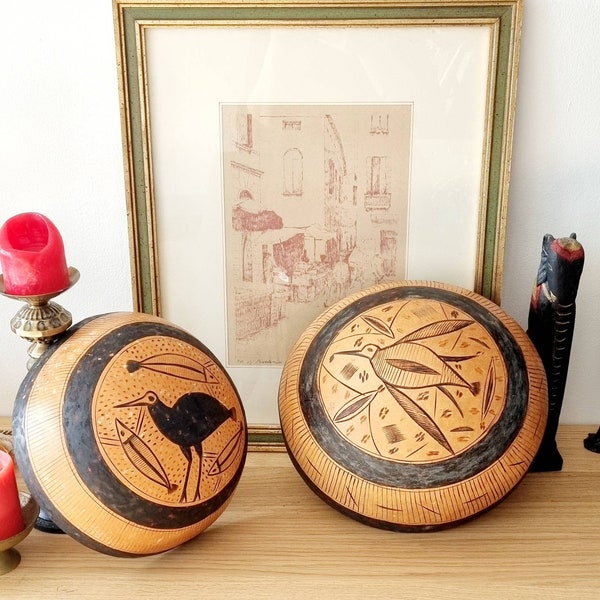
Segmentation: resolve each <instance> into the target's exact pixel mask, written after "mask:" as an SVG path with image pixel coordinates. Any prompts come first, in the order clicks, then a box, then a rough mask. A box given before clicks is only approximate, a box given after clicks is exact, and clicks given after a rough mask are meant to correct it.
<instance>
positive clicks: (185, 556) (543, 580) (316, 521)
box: [0, 419, 600, 600]
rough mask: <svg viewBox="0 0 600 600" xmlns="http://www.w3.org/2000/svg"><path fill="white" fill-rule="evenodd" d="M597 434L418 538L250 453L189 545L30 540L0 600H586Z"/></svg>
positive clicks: (596, 584)
mask: <svg viewBox="0 0 600 600" xmlns="http://www.w3.org/2000/svg"><path fill="white" fill-rule="evenodd" d="M2 424H3V423H2V419H0V429H1V428H2ZM4 425H6V419H5V420H4ZM596 428H597V427H593V426H590V427H586V426H562V427H561V429H560V432H559V438H558V439H559V447H560V449H561V452H562V454H563V457H564V459H565V466H564V468H563V470H562V471H561V472H556V473H529V474H528V475H526V477H525V479H524V480H523V482H522V483H521V484H520V485H519V486H518V487H517V488H516V489H515V491H514V492H513V493H512V494H511V495H510V496H509V497H508V498H507V499H506V500H505V501H504V502H502V503H501V504H500V505H498V506H497V507H495V508H493V509H492V510H490V511H489V512H487V513H486V514H484V515H482V516H480V517H478V518H476V519H474V520H472V521H470V522H468V523H465V524H462V525H459V526H458V527H454V528H452V529H448V530H444V531H438V532H430V533H398V532H389V531H383V530H380V529H375V528H372V527H368V526H366V525H362V524H361V523H358V522H356V521H354V520H352V519H350V518H348V517H345V516H343V515H342V514H340V513H338V512H337V511H336V510H334V509H333V508H331V507H329V506H328V505H327V504H325V503H324V502H323V501H322V500H320V499H319V498H317V496H316V495H315V494H314V493H313V492H312V491H310V490H309V488H308V487H307V486H306V485H305V483H304V482H303V481H302V480H301V479H300V476H299V475H298V474H297V473H296V471H295V469H294V468H293V466H292V464H291V462H290V459H289V457H288V456H287V454H285V453H284V452H251V453H250V454H249V456H248V460H247V464H246V467H245V470H244V473H243V476H242V480H241V482H240V484H239V486H238V489H237V490H236V493H235V495H234V498H233V501H232V502H231V504H230V506H229V507H228V508H227V510H226V511H225V513H224V514H223V515H222V516H221V517H220V518H219V519H218V520H217V522H216V523H215V524H214V525H212V526H211V527H210V528H209V529H207V530H206V531H205V532H204V533H202V534H200V536H198V537H197V538H195V539H194V540H192V541H190V542H188V543H186V544H184V545H183V546H181V547H179V548H176V549H174V550H172V551H170V552H167V553H164V554H160V555H156V556H150V557H143V558H115V557H111V556H107V555H104V554H100V553H97V552H95V551H93V550H90V549H88V548H86V547H85V546H82V545H81V544H79V543H78V542H76V541H75V540H74V539H72V538H71V537H69V536H67V535H55V534H48V533H42V532H40V531H37V530H34V531H33V532H32V533H31V535H29V536H28V537H27V538H26V539H25V540H24V541H23V542H22V543H21V544H20V545H19V546H18V550H19V552H20V554H21V556H22V561H21V564H20V565H19V567H18V568H17V569H15V570H14V571H12V572H10V573H8V574H6V575H4V576H2V577H0V597H2V598H19V599H20V598H36V599H39V598H43V599H44V600H50V599H53V598H60V599H61V600H64V599H65V598H77V599H78V600H86V599H92V598H94V599H95V598H112V597H114V598H127V599H128V600H131V599H133V598H145V599H147V598H178V599H186V598H201V599H202V600H206V599H213V598H218V599H228V598H236V599H238V598H252V599H255V598H256V599H260V598H281V599H294V598H302V599H308V600H315V599H320V598H324V599H327V600H337V599H343V600H347V599H354V598H356V599H363V600H364V599H365V598H377V599H378V600H380V599H381V600H383V599H396V598H406V599H415V600H416V599H422V600H429V599H431V600H433V599H436V600H438V599H442V600H451V599H453V598H461V599H463V600H464V599H467V598H478V599H479V598H480V599H482V600H493V599H503V600H504V599H506V600H508V599H515V600H517V599H530V598H540V599H544V600H551V599H562V598H565V599H567V598H568V599H569V600H574V599H577V600H585V599H587V598H590V599H592V598H593V599H594V600H596V598H598V594H599V593H600V455H599V454H594V453H592V452H589V451H587V450H585V449H584V448H583V444H582V442H583V438H584V437H585V436H586V435H587V434H588V433H589V432H595V431H596Z"/></svg>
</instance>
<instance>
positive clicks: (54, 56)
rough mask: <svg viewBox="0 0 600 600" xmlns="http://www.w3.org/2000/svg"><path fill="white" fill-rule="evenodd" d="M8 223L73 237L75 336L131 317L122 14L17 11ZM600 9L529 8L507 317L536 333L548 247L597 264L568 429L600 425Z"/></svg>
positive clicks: (5, 37) (3, 371)
mask: <svg viewBox="0 0 600 600" xmlns="http://www.w3.org/2000/svg"><path fill="white" fill-rule="evenodd" d="M2 16H3V25H4V27H3V34H2V36H0V56H2V59H1V63H0V115H1V116H0V222H2V223H3V222H4V221H5V220H6V219H8V218H9V217H11V216H12V215H14V214H17V213H19V212H24V211H39V212H42V213H44V214H46V215H47V216H48V217H50V218H51V219H52V220H53V221H54V223H55V224H56V225H57V227H58V228H59V230H60V231H61V233H62V235H63V238H64V241H65V247H66V251H67V260H68V263H69V264H70V265H73V266H75V267H77V268H79V270H80V271H81V280H80V282H79V283H78V284H77V285H76V286H75V287H74V288H73V289H72V290H70V291H69V292H67V293H66V294H64V295H63V296H61V298H60V300H59V301H60V302H61V303H62V304H63V305H64V306H65V307H66V308H68V309H69V310H70V311H71V312H72V313H73V319H74V321H75V322H77V321H79V320H81V319H83V318H85V317H87V316H90V315H94V314H99V313H103V312H109V311H117V310H131V308H132V297H131V284H130V269H129V248H128V232H127V217H126V205H125V194H124V183H123V162H122V149H121V132H120V116H119V98H118V87H117V72H116V65H115V46H114V34H113V20H112V6H111V2H110V1H109V0H87V1H86V2H80V1H77V0H52V2H48V1H47V0H33V1H32V0H29V1H28V2H23V3H17V2H11V3H8V4H6V6H4V7H3V14H2ZM599 31H600V2H598V1H597V0H579V1H578V2H577V3H574V2H572V1H571V0H552V1H549V0H525V15H524V23H523V34H522V39H521V62H520V70H519V87H518V98H517V116H516V124H515V139H514V151H513V164H512V179H511V193H510V202H509V211H508V224H507V236H506V255H505V269H504V286H503V298H502V305H503V307H504V309H505V310H506V311H507V312H508V313H509V314H512V315H513V316H514V317H515V318H516V319H517V321H519V323H520V324H521V325H522V326H523V327H526V325H527V310H528V306H529V295H530V292H531V287H532V282H533V278H534V275H535V273H536V271H537V266H538V262H539V254H540V247H541V240H542V237H543V235H544V234H545V233H552V234H553V235H555V236H557V237H558V236H564V235H569V234H570V233H571V232H572V231H575V232H577V235H578V238H579V240H580V241H581V242H582V243H583V245H584V247H585V250H586V261H587V262H586V266H585V268H584V273H583V277H582V281H581V285H580V291H579V296H578V316H577V324H576V330H575V340H574V346H573V352H572V355H571V366H570V370H569V380H568V386H567V393H566V396H565V403H564V406H563V412H562V420H563V422H568V423H591V424H593V425H594V427H593V429H594V430H595V428H596V426H597V425H598V424H600V394H598V393H597V392H596V389H597V387H598V382H599V381H600V342H599V341H598V340H599V338H600V312H599V311H598V310H597V308H598V307H599V306H600V219H599V217H600V208H598V201H599V199H600V110H598V104H599V103H600V69H599V68H598V64H597V59H598V57H600V35H598V32H599ZM18 307H19V306H18V304H17V303H16V302H14V301H11V300H9V299H6V298H0V349H1V350H0V381H1V382H2V387H1V388H0V415H9V414H10V413H11V411H12V403H13V399H14V395H15V393H16V391H17V389H18V386H19V383H20V380H21V378H22V377H23V376H24V375H25V372H26V369H25V362H26V348H27V344H26V342H24V341H22V340H20V339H18V338H17V337H16V336H15V335H14V334H13V333H12V332H11V331H10V327H9V321H10V319H11V318H12V316H13V315H14V313H15V312H16V310H17V309H18Z"/></svg>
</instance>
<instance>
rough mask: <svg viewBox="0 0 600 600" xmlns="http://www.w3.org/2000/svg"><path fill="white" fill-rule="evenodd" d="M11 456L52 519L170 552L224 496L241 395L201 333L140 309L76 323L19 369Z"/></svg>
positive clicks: (237, 458) (96, 540) (139, 547)
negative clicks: (21, 372)
mask: <svg viewBox="0 0 600 600" xmlns="http://www.w3.org/2000/svg"><path fill="white" fill-rule="evenodd" d="M13 430H14V439H15V456H16V458H17V462H18V465H19V467H20V470H21V473H22V475H23V477H24V479H25V481H26V483H27V485H28V487H29V489H30V490H31V493H32V495H34V497H35V498H36V500H37V501H38V502H39V503H40V505H41V507H42V508H43V509H44V510H45V511H46V512H47V513H48V514H49V516H50V517H51V518H52V520H53V521H54V522H55V524H56V525H57V526H58V527H60V528H61V529H62V530H64V531H65V532H66V533H68V534H69V535H71V536H72V537H74V538H75V539H77V540H78V541H80V542H81V543H83V544H85V545H87V546H89V547H91V548H93V549H95V550H98V551H100V552H104V553H107V554H112V555H117V556H141V555H147V554H156V553H159V552H163V551H165V550H169V549H171V548H173V547H175V546H178V545H179V544H181V543H183V542H186V541H188V540H190V539H191V538H193V537H194V536H196V535H198V534H199V533H200V532H202V531H203V530H204V529H206V528H207V527H208V526H209V525H210V524H212V523H213V522H214V521H215V520H216V519H217V518H218V517H219V515H221V513H222V512H223V511H224V510H225V508H226V506H227V505H228V503H229V501H230V500H231V497H232V494H233V492H234V489H235V488H236V486H237V483H238V481H239V478H240V476H241V473H242V469H243V466H244V461H245V457H246V451H247V427H246V421H245V415H244V410H243V406H242V403H241V401H240V398H239V396H238V393H237V391H236V389H235V387H234V385H233V383H232V381H231V380H230V378H229V377H228V375H227V373H226V372H225V370H224V369H223V367H222V366H221V364H220V363H219V361H218V360H217V359H216V358H215V356H214V355H213V354H212V353H211V352H210V350H208V348H206V347H205V346H204V345H203V344H202V343H201V342H199V341H198V340H197V339H195V338H194V337H193V336H191V335H190V334H189V333H187V332H185V331H184V330H182V329H180V328H179V327H177V326H175V325H173V324H171V323H169V322H168V321H165V320H164V319H161V318H158V317H153V316H150V315H146V314H141V313H109V314H105V315H99V316H96V317H92V318H90V319H87V320H85V321H82V322H81V323H79V324H77V325H75V326H73V327H72V328H71V329H70V330H69V331H68V333H67V334H66V335H65V336H64V337H63V338H61V340H60V341H59V342H57V343H56V344H54V345H53V346H52V347H51V348H50V350H48V351H47V352H46V353H45V354H44V355H43V356H42V357H41V358H40V359H38V361H37V362H36V363H35V365H34V366H33V368H32V369H31V370H30V371H29V373H28V374H27V376H26V377H25V379H24V381H23V383H22V385H21V388H20V390H19V393H18V397H17V399H16V402H15V409H14V415H13Z"/></svg>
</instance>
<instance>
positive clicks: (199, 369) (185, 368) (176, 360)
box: [126, 352, 216, 383]
mask: <svg viewBox="0 0 600 600" xmlns="http://www.w3.org/2000/svg"><path fill="white" fill-rule="evenodd" d="M126 368H127V371H128V372H129V373H135V372H136V371H138V370H139V369H146V370H148V371H154V372H155V373H162V374H163V375H169V376H170V377H176V378H177V379H185V380H188V381H198V382H200V383H215V382H216V378H215V376H214V375H213V374H212V373H211V372H210V370H209V369H208V368H207V367H206V366H205V365H203V364H202V363H200V362H198V361H197V360H194V359H193V358H191V357H189V356H185V355H183V354H177V353H174V352H165V353H163V354H156V355H154V356H149V357H148V358H144V359H143V360H140V361H137V360H129V361H127V365H126Z"/></svg>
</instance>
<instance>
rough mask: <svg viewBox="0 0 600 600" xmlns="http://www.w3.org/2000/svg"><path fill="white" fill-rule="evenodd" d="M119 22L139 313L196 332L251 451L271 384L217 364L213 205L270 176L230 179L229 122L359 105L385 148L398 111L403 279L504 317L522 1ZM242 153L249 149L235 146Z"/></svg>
mask: <svg viewBox="0 0 600 600" xmlns="http://www.w3.org/2000/svg"><path fill="white" fill-rule="evenodd" d="M113 9H114V19H115V32H116V46H117V59H118V60H117V62H118V72H119V85H120V94H121V107H122V131H123V148H124V162H125V183H126V196H127V203H128V217H129V231H130V247H131V265H132V275H133V277H132V284H133V296H134V303H135V309H136V310H139V311H143V312H148V313H153V314H157V315H160V316H164V317H165V318H167V319H169V320H172V321H173V322H175V323H177V324H179V325H181V326H182V327H185V328H186V329H188V330H190V332H191V333H193V334H194V335H196V336H197V337H199V338H200V339H201V340H202V341H203V342H204V343H205V344H207V345H208V346H209V347H210V348H211V350H212V351H213V352H214V353H215V354H216V355H217V357H219V359H220V360H221V361H222V362H223V363H224V365H225V367H226V368H228V369H229V371H230V373H231V372H232V371H233V375H232V378H233V380H234V382H235V383H236V385H238V388H240V395H241V396H242V399H243V400H244V402H245V404H246V409H247V412H248V413H249V429H250V442H251V447H253V448H267V449H270V448H280V447H281V445H282V438H281V432H280V429H279V426H278V419H277V381H278V378H277V373H278V372H279V373H280V370H281V369H280V366H279V367H277V366H274V367H272V366H271V365H267V366H266V368H265V367H264V365H263V366H261V365H251V366H244V365H237V364H230V359H231V356H232V355H231V353H230V354H228V352H227V347H228V343H229V345H231V340H229V342H228V340H227V324H226V321H227V318H228V317H227V314H226V313H227V310H228V309H227V307H226V304H227V298H228V297H231V296H232V294H233V292H232V288H231V287H228V284H227V283H226V281H227V277H228V275H226V273H225V271H226V268H225V264H226V262H227V261H228V260H229V257H228V253H231V248H232V247H234V246H232V245H231V244H235V243H237V241H236V239H234V238H231V239H233V242H230V241H228V239H229V238H227V235H229V234H228V233H227V228H226V226H225V225H226V224H227V227H229V229H230V230H231V232H233V233H232V234H231V235H233V236H235V235H237V233H236V232H235V231H234V230H235V229H236V228H235V226H233V227H232V226H231V221H232V218H231V214H229V213H227V214H225V213H226V210H227V211H229V210H231V206H230V205H227V204H226V199H225V198H224V192H223V190H224V188H227V186H228V185H229V184H230V183H231V182H232V181H233V179H232V178H235V177H237V178H238V179H237V180H236V182H237V184H236V185H238V187H237V189H236V194H238V193H239V190H240V185H239V179H240V177H241V176H240V175H239V172H241V171H243V172H244V173H245V175H244V177H245V178H246V179H245V180H244V181H245V184H244V185H246V187H245V188H244V190H243V193H244V194H246V197H244V198H242V196H239V197H238V196H236V198H237V199H238V200H240V202H238V204H237V205H236V210H237V209H239V207H240V206H241V199H247V198H248V197H251V196H252V194H250V192H249V191H248V189H251V185H255V184H249V183H247V182H248V181H249V180H250V179H252V177H254V179H255V180H256V179H257V178H258V177H260V176H261V175H262V174H263V173H264V169H263V170H257V169H255V167H254V166H252V165H251V164H250V163H248V164H247V165H242V166H243V169H241V171H240V169H239V168H238V170H237V171H236V173H237V174H235V175H232V174H231V172H229V171H228V170H227V169H229V166H226V165H225V162H227V161H229V162H228V163H227V164H228V165H229V164H235V165H237V166H238V167H239V161H238V162H236V161H235V160H233V159H231V160H230V158H228V157H226V156H225V150H224V149H223V148H224V146H223V144H224V137H223V135H224V134H223V130H222V125H223V124H222V122H221V121H222V120H223V115H224V114H225V109H224V108H223V107H225V106H228V105H234V106H242V107H250V108H247V111H246V112H247V113H248V114H250V113H251V112H252V111H256V110H257V107H259V108H260V107H264V106H267V107H271V108H270V110H271V112H273V110H274V109H273V107H276V108H277V109H279V108H280V107H289V106H294V107H295V109H294V110H295V111H296V112H299V111H300V109H298V107H302V106H306V107H309V106H310V107H311V110H312V109H313V108H314V107H315V105H317V108H318V110H321V113H322V114H321V116H320V117H318V118H320V119H321V120H327V119H329V121H330V122H331V118H329V114H330V113H331V110H330V107H336V106H351V107H352V106H356V107H364V106H365V105H366V106H367V108H372V110H371V113H372V114H371V129H370V133H371V134H373V136H376V135H378V136H379V139H383V137H384V136H385V135H387V134H388V133H389V132H388V131H387V130H386V123H387V122H386V121H385V118H386V117H385V115H384V116H383V119H384V120H383V125H382V121H381V119H382V116H381V115H382V114H383V113H385V112H386V111H387V107H388V106H392V105H396V104H408V105H410V119H409V124H410V127H409V131H408V133H406V134H405V135H407V136H408V138H407V139H408V140H409V146H410V149H409V154H410V160H409V162H408V166H407V167H406V173H408V176H407V177H405V179H406V181H405V192H404V193H405V200H404V205H403V206H404V209H403V210H404V212H405V214H404V216H403V217H402V219H404V220H402V221H401V222H400V224H399V225H397V227H398V231H399V232H400V234H399V237H400V238H401V242H400V245H402V244H404V245H403V247H404V248H405V249H406V256H405V257H404V255H403V259H402V260H403V261H404V262H403V263H402V261H398V262H399V263H402V268H401V269H399V270H398V277H401V278H408V279H430V280H443V281H445V282H447V283H451V284H455V285H462V286H463V287H466V288H470V289H472V290H474V291H476V292H478V293H480V294H482V295H484V296H486V297H488V298H490V299H491V300H493V301H495V302H498V303H499V300H500V291H501V284H502V263H503V254H504V239H505V222H506V211H507V199H508V187H509V178H510V162H511V149H512V135H513V122H514V113H515V97H516V83H517V66H518V56H519V41H520V30H521V20H522V0H505V1H498V0H430V1H418V2H415V1H411V0H363V1H358V2H353V1H350V2H315V1H306V0H300V1H295V2H291V1H287V0H272V1H269V2H263V1H260V0H247V1H243V0H242V1H240V0H238V1H230V0H219V1H211V0H204V1H196V0H188V1H181V0H162V1H155V0H114V1H113ZM234 84H235V85H234ZM236 86H237V87H236ZM319 107H320V108H319ZM381 107H383V110H380V109H381ZM294 110H289V111H288V113H289V114H290V115H292V116H293V114H294ZM357 110H358V109H357ZM242 112H243V111H242ZM275 112H277V111H275ZM300 112H302V111H300ZM288 113H286V114H288ZM376 113H378V115H379V116H377V114H376ZM311 114H312V113H311ZM357 114H358V112H357ZM262 116H263V115H262V114H261V115H259V116H258V117H256V119H255V122H256V121H257V120H258V118H259V117H261V118H262ZM373 119H375V125H373V122H374V121H373ZM377 119H379V120H377ZM388 119H389V117H388ZM286 123H287V124H288V125H287V126H289V128H290V129H293V128H295V127H296V125H297V122H296V120H294V119H293V118H287V117H286ZM329 129H330V130H331V131H335V126H333V125H332V124H331V123H330V124H329ZM246 133H247V132H246ZM362 144H363V142H362V141H361V142H358V143H357V145H358V146H361V145H362ZM236 147H237V150H240V149H241V151H243V152H246V155H250V154H252V152H254V150H255V149H254V148H249V147H248V144H247V140H246V141H245V142H243V143H241V144H240V143H237V146H236ZM265 147H266V146H265ZM375 154H377V152H375ZM361 159H362V163H361V167H360V168H356V169H355V171H354V181H355V182H358V183H356V185H355V186H354V188H357V187H359V185H360V177H362V176H364V173H363V174H362V175H361V172H362V171H364V157H361ZM376 159H377V168H379V165H380V164H383V163H382V162H381V157H379V156H377V157H376ZM249 160H250V159H249ZM370 160H372V158H370ZM359 162H360V161H357V164H358V163H359ZM388 162H390V161H388ZM372 164H373V163H371V165H372ZM332 165H333V163H332ZM334 167H335V165H333V166H332V168H331V171H332V172H333V171H335V173H336V174H337V170H336V169H335V168H334ZM282 168H284V167H282ZM386 169H388V167H386ZM388 170H389V169H388ZM325 171H327V169H325ZM387 173H388V171H387V170H386V177H387ZM321 176H322V177H325V175H321ZM366 176H367V177H368V176H369V175H368V174H367V175H366ZM282 177H283V175H282ZM347 177H348V181H350V175H347ZM228 178H229V179H228ZM340 181H341V179H340ZM348 181H346V182H345V183H344V185H346V187H347V188H348V189H349V188H350V187H351V185H350V183H348ZM228 182H229V183H228ZM376 185H377V186H379V185H380V184H379V175H377V184H376ZM341 186H342V184H340V188H341ZM230 187H231V186H230ZM242 187H243V186H242ZM344 189H346V188H344ZM292 192H293V193H292V195H294V194H295V193H296V192H295V191H294V190H292ZM355 192H356V189H355ZM371 192H372V189H371ZM380 192H381V190H379V187H378V188H377V198H375V199H373V197H372V194H371V196H370V200H369V202H371V204H368V203H367V200H363V197H364V198H366V196H367V195H369V194H368V193H366V192H365V193H362V195H361V194H360V193H358V194H357V195H358V196H359V202H358V204H357V202H356V194H355V198H354V201H355V204H357V205H358V206H359V207H360V206H363V207H364V211H368V212H369V218H370V219H371V222H375V220H376V219H374V217H373V213H377V214H381V208H382V206H381V202H384V203H385V202H387V201H388V200H389V198H387V197H385V196H386V193H387V192H389V190H387V189H386V190H383V191H382V192H381V193H380ZM383 192H386V193H383ZM228 193H229V192H228ZM394 193H395V192H394ZM347 195H348V196H350V195H351V192H348V193H347ZM389 195H390V194H389V193H387V196H389ZM251 199H252V201H254V200H255V199H254V198H251ZM266 204H267V206H266V208H267V209H269V208H270V207H269V206H268V202H267V203H266ZM386 208H388V207H385V206H384V209H386ZM261 210H262V209H261ZM357 210H359V209H357ZM273 212H274V211H269V210H264V211H263V212H262V213H261V214H267V213H273ZM377 218H379V217H377ZM394 218H395V217H394ZM384 220H385V219H384ZM395 222H396V221H395ZM294 225H295V226H299V223H298V222H296V223H294ZM321 225H322V224H321ZM403 228H405V229H403ZM297 229H298V227H296V230H297ZM380 229H381V227H380ZM380 234H381V232H380V231H379V232H377V235H380ZM393 235H394V236H396V232H394V233H393ZM333 237H335V236H333V234H332V238H333ZM337 238H338V239H337V244H338V246H337V247H338V249H339V244H341V243H342V242H344V240H343V239H341V238H343V236H341V235H340V234H339V231H338V235H337ZM269 243H270V244H272V242H269ZM344 243H346V244H347V241H346V242H344ZM264 248H267V244H266V243H263V249H264ZM272 248H274V246H273V245H271V246H269V249H272ZM268 254H269V253H268V252H265V251H264V250H263V259H264V256H267V255H268ZM320 256H321V258H323V256H324V255H323V254H321V255H320ZM235 260H237V258H236V259H235ZM235 260H234V259H231V263H232V264H233V267H232V268H233V271H235V269H236V268H237V269H238V271H239V270H241V269H242V268H243V267H240V266H239V265H238V264H237V263H236V264H234V263H235ZM240 260H241V259H240ZM264 262H265V261H264V260H263V263H264ZM227 264H228V266H227V268H230V267H229V263H227ZM365 264H366V263H365ZM233 271H232V272H233ZM228 272H229V271H228ZM263 278H264V275H263ZM328 301H329V299H326V302H325V303H327V302H328ZM231 306H233V305H231ZM232 314H233V313H232V312H231V311H230V312H229V317H230V318H231V315H232ZM306 324H308V323H306ZM213 330H214V331H213ZM238 372H240V373H243V377H242V379H243V381H242V382H241V383H238V381H237V373H238ZM240 377H241V375H240ZM263 378H264V379H265V382H266V383H265V384H264V385H262V384H261V383H260V381H259V380H262V379H263Z"/></svg>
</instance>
